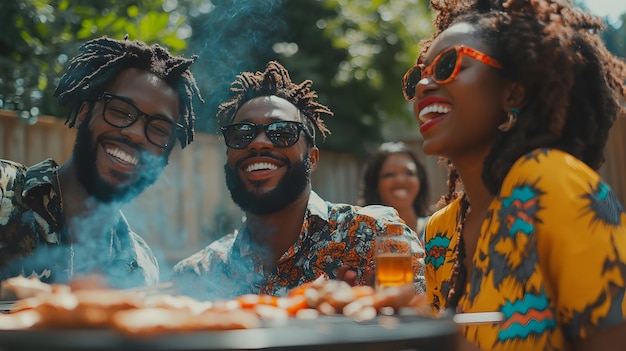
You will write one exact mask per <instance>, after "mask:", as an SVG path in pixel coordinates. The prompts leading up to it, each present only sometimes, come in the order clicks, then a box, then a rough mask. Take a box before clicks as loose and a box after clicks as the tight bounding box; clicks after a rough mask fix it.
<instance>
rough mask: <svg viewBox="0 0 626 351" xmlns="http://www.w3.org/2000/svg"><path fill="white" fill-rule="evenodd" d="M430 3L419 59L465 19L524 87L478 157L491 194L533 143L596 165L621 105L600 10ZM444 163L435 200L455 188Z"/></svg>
mask: <svg viewBox="0 0 626 351" xmlns="http://www.w3.org/2000/svg"><path fill="white" fill-rule="evenodd" d="M431 7H432V8H433V9H434V10H435V11H438V13H437V17H436V19H435V27H436V31H435V34H434V35H433V36H432V37H430V38H428V39H425V40H424V41H422V43H421V44H422V51H421V53H420V55H419V57H418V62H423V61H424V57H425V54H426V52H427V50H428V48H429V47H430V45H431V44H432V42H433V40H434V39H435V38H437V36H438V35H439V34H441V33H442V32H443V31H444V30H446V29H447V28H448V27H449V26H451V25H452V24H455V23H459V22H464V23H469V24H471V25H473V26H474V27H475V28H476V30H477V32H478V35H480V37H481V39H482V40H483V42H484V43H485V44H486V45H488V47H489V48H490V54H491V55H492V56H493V57H494V58H495V59H497V60H498V61H500V63H501V64H502V69H500V70H499V72H500V74H501V75H502V76H503V77H504V78H506V79H509V80H511V81H516V82H519V83H520V84H521V85H522V86H523V87H524V88H525V91H526V102H525V105H524V106H519V107H520V109H521V113H520V114H519V116H518V118H517V123H516V125H515V126H514V127H513V128H512V129H511V130H510V131H508V132H502V133H500V134H499V135H498V136H497V138H496V141H495V143H494V145H493V147H492V149H491V151H490V153H489V155H488V156H487V157H486V159H485V163H484V165H483V173H482V179H483V182H484V183H485V185H486V186H487V188H488V189H489V192H490V193H491V194H492V195H496V194H497V192H498V190H499V189H500V187H501V185H502V182H503V180H504V177H505V176H506V174H507V172H508V171H509V169H510V168H511V166H512V165H513V163H514V162H515V161H516V160H517V159H518V158H519V157H521V156H523V155H524V154H526V153H527V152H529V151H531V150H533V149H535V148H557V149H561V150H563V151H565V152H568V153H570V154H572V155H574V156H575V157H577V158H579V159H580V160H581V161H583V162H584V163H586V164H587V165H588V166H589V167H591V168H592V169H594V170H597V169H599V168H600V166H601V165H602V163H603V162H604V154H603V152H604V147H605V145H606V142H607V139H608V136H609V131H610V128H611V127H612V126H613V122H614V121H615V119H616V118H617V117H618V116H622V117H623V116H624V114H625V113H626V108H625V107H624V105H622V103H623V101H624V97H625V96H626V87H625V85H624V81H625V80H626V63H625V62H624V61H622V60H620V59H618V58H617V57H615V56H613V55H612V54H611V53H610V52H609V51H608V50H607V49H606V47H605V45H604V44H603V42H602V40H601V38H600V37H599V35H598V33H599V32H600V31H602V30H604V23H603V22H602V20H601V19H600V18H599V17H597V16H594V15H591V14H588V13H586V12H584V11H582V10H580V9H577V8H575V7H574V6H573V4H572V1H571V0H476V1H468V0H431ZM505 115H506V112H505V111H503V118H504V116H505ZM443 162H446V161H443ZM447 164H448V166H449V167H450V170H451V172H450V174H449V180H448V186H449V193H448V194H447V195H445V196H444V197H442V200H441V201H440V202H439V205H445V204H447V203H449V202H450V201H451V200H453V199H455V198H457V197H458V196H459V193H458V192H457V191H456V185H457V184H459V182H458V174H457V172H456V171H455V170H454V167H453V166H452V164H451V163H450V162H447Z"/></svg>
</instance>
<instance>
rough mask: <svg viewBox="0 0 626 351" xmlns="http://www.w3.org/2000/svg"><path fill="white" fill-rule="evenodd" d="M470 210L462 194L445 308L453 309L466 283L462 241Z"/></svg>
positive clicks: (463, 244)
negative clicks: (453, 260) (454, 258)
mask: <svg viewBox="0 0 626 351" xmlns="http://www.w3.org/2000/svg"><path fill="white" fill-rule="evenodd" d="M470 211H471V209H470V203H469V201H468V200H467V196H466V195H465V194H463V197H462V198H461V209H460V210H459V218H458V220H457V226H456V234H457V235H456V237H457V244H456V249H455V257H456V260H455V262H454V267H453V268H452V278H451V279H450V291H449V292H448V301H447V303H446V309H450V310H455V309H456V306H457V305H458V304H459V300H460V299H461V296H463V292H464V291H465V284H466V283H467V267H465V263H464V262H465V255H466V253H465V242H464V241H463V236H462V234H461V233H463V227H464V226H465V219H466V218H467V214H468V213H469V212H470Z"/></svg>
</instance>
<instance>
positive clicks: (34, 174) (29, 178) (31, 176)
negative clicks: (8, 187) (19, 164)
mask: <svg viewBox="0 0 626 351" xmlns="http://www.w3.org/2000/svg"><path fill="white" fill-rule="evenodd" d="M57 167H58V165H57V163H56V162H55V161H54V160H53V159H51V158H49V159H47V160H44V161H41V162H39V163H37V164H36V165H33V166H31V167H28V169H27V170H26V175H25V180H24V190H23V191H22V196H23V197H26V194H28V193H29V192H30V191H31V190H32V189H35V188H38V187H40V186H43V185H47V186H52V187H53V186H54V182H56V178H55V177H56V174H55V172H56V169H57Z"/></svg>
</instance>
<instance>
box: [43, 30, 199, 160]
mask: <svg viewBox="0 0 626 351" xmlns="http://www.w3.org/2000/svg"><path fill="white" fill-rule="evenodd" d="M196 58H197V56H195V55H194V56H192V57H191V58H189V59H186V58H183V57H175V56H172V54H170V52H169V51H168V50H167V49H165V48H164V47H162V46H160V45H158V44H153V45H147V44H146V43H144V42H142V41H138V40H132V41H131V40H128V38H125V39H124V40H115V39H109V38H107V37H100V38H97V39H93V40H90V41H88V42H86V43H85V44H83V45H81V47H80V48H79V54H78V55H76V56H75V57H74V58H72V60H71V61H70V66H69V68H68V69H67V72H65V74H64V75H63V77H61V81H60V82H59V85H58V86H57V88H56V90H55V92H54V96H56V97H58V99H59V103H60V104H61V105H62V106H66V105H69V107H70V111H69V113H68V115H67V119H66V122H65V123H68V124H69V126H70V128H71V127H73V126H74V124H75V123H76V116H77V114H78V112H79V110H80V106H81V104H82V103H83V102H85V101H89V102H91V101H96V100H97V99H98V98H99V97H100V95H101V94H102V93H103V89H104V87H105V86H106V85H107V84H108V83H109V82H110V81H112V80H114V79H115V77H116V76H117V75H118V73H119V72H120V71H122V70H124V69H126V68H136V69H141V70H145V71H148V72H150V73H153V74H155V75H156V76H157V77H159V78H161V79H163V80H164V81H165V82H167V83H168V84H169V85H170V86H171V87H172V88H174V89H175V90H176V91H177V92H178V96H179V99H180V102H181V103H180V115H181V117H182V118H181V120H180V121H179V123H180V124H182V125H183V128H184V131H185V132H183V133H179V135H178V140H179V141H180V145H181V147H183V148H184V147H185V146H187V145H188V144H189V143H190V142H191V141H193V138H194V122H195V114H194V110H193V104H192V100H193V97H194V95H195V96H197V97H198V98H199V99H200V101H202V102H204V100H203V99H202V96H201V95H200V90H199V89H198V86H197V84H196V80H195V78H194V76H193V74H192V73H191V71H190V70H189V66H191V64H192V63H194V62H195V60H196Z"/></svg>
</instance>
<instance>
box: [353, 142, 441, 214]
mask: <svg viewBox="0 0 626 351" xmlns="http://www.w3.org/2000/svg"><path fill="white" fill-rule="evenodd" d="M397 154H400V155H407V156H409V157H410V158H411V160H413V163H415V166H416V167H417V179H418V181H419V183H420V191H419V193H418V194H417V197H416V198H415V199H413V206H412V207H413V210H414V211H415V213H416V214H417V216H418V217H425V216H428V215H430V210H429V206H428V203H427V201H428V193H429V191H428V189H429V186H428V176H427V174H426V167H424V164H423V163H422V162H421V161H420V159H419V157H418V156H417V153H415V151H413V150H411V149H410V148H409V147H408V146H407V145H406V144H405V143H402V142H388V143H383V144H381V145H380V147H378V149H377V150H376V151H375V152H374V153H373V154H372V155H371V156H370V157H369V158H368V160H367V162H366V163H365V167H364V168H363V177H362V179H363V182H362V183H361V189H360V190H359V198H358V199H357V204H358V205H359V206H367V205H383V202H382V199H381V198H380V194H379V193H378V183H379V182H380V170H381V168H382V166H383V164H384V163H385V161H386V160H387V158H389V156H391V155H397Z"/></svg>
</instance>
